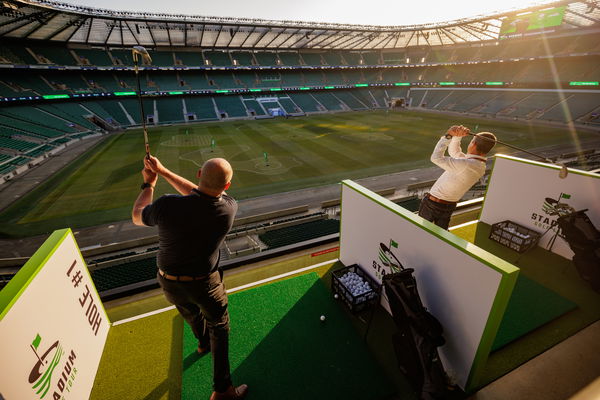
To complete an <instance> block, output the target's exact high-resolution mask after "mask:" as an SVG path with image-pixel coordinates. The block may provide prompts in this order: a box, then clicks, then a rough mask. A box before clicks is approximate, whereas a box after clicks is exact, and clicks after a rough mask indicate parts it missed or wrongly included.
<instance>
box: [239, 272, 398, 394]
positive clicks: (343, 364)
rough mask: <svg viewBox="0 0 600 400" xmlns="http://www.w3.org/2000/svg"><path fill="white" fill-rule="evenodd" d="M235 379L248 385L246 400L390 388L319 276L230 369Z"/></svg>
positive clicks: (381, 391) (375, 391) (380, 391)
mask: <svg viewBox="0 0 600 400" xmlns="http://www.w3.org/2000/svg"><path fill="white" fill-rule="evenodd" d="M281 295H283V296H285V293H281ZM264 300H265V304H264V305H265V306H268V303H269V302H271V303H272V302H276V301H277V299H276V298H273V297H271V296H269V298H265V299H264ZM274 307H275V306H274ZM260 308H262V310H261V311H259V312H262V313H264V308H263V307H260ZM321 315H325V316H326V321H325V322H321V321H320V319H319V317H320V316H321ZM256 322H257V323H263V324H268V323H269V322H271V323H272V320H270V319H269V318H265V319H264V321H256ZM253 328H256V327H251V326H249V327H248V329H253ZM233 379H234V382H239V383H242V382H244V383H247V384H248V385H249V386H250V395H249V397H248V398H249V399H279V398H286V399H290V400H291V399H310V398H313V399H323V398H336V399H361V400H369V399H372V400H380V399H388V398H390V396H391V395H392V394H393V392H394V389H393V386H392V385H391V384H390V382H389V381H388V380H387V378H386V377H385V375H384V373H383V372H382V371H381V369H380V368H379V366H378V365H377V364H376V362H375V361H374V359H373V357H372V355H371V354H370V353H369V351H368V349H367V347H366V345H365V344H364V342H363V341H361V339H360V337H359V336H358V335H357V333H356V331H355V330H354V328H353V327H352V325H351V324H350V323H349V321H348V320H347V318H346V317H345V316H344V315H343V313H342V312H341V311H340V309H339V306H338V305H337V304H335V303H334V302H333V301H332V298H331V295H330V293H329V292H328V291H327V289H326V288H325V287H324V285H323V283H321V282H320V281H319V280H317V281H315V282H314V284H313V285H312V286H311V287H310V288H309V289H308V290H307V291H306V293H305V294H304V295H303V296H302V297H301V298H300V299H299V300H298V301H297V302H296V303H295V304H294V305H293V306H292V308H291V309H290V310H289V311H288V312H287V313H286V314H285V315H284V316H283V318H281V319H280V320H279V321H278V322H277V324H276V325H275V326H274V327H272V328H271V329H270V331H269V332H268V334H267V335H266V336H265V337H264V338H263V339H262V340H261V341H260V343H258V344H256V345H255V346H253V349H252V350H251V352H250V353H249V354H248V355H247V356H246V357H245V358H244V360H243V361H242V362H241V364H240V365H239V366H238V367H237V368H235V370H234V371H233Z"/></svg>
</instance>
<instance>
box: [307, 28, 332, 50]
mask: <svg viewBox="0 0 600 400" xmlns="http://www.w3.org/2000/svg"><path fill="white" fill-rule="evenodd" d="M325 32H329V31H328V30H325V31H323V32H321V33H317V34H316V35H315V37H313V38H312V39H309V40H308V42H306V43H304V44H303V45H302V46H301V47H300V48H301V49H304V48H306V46H307V45H308V44H309V43H310V42H312V41H314V40H315V39H318V38H319V37H321V36H323V35H324V34H325ZM334 34H335V32H334V33H332V34H331V35H329V36H328V38H330V37H331V36H332V35H334ZM322 42H323V40H321V42H319V43H322Z"/></svg>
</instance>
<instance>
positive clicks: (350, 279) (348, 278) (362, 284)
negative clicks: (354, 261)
mask: <svg viewBox="0 0 600 400" xmlns="http://www.w3.org/2000/svg"><path fill="white" fill-rule="evenodd" d="M340 282H342V283H343V284H344V286H346V287H347V288H348V289H350V292H351V293H352V296H354V297H356V296H360V295H361V294H365V293H367V292H368V291H370V290H371V286H370V285H369V284H368V283H367V282H366V281H365V280H363V278H361V277H360V275H358V274H357V273H356V272H347V273H345V274H344V275H342V277H341V278H340Z"/></svg>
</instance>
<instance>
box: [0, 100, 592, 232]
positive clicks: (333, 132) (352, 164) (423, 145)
mask: <svg viewBox="0 0 600 400" xmlns="http://www.w3.org/2000/svg"><path fill="white" fill-rule="evenodd" d="M454 124H463V125H466V126H469V127H471V128H474V127H475V126H476V125H478V126H479V131H485V130H487V131H491V132H494V133H495V134H496V135H497V136H498V138H499V139H500V140H502V141H505V142H507V143H510V144H513V145H516V146H519V147H523V148H525V149H531V148H535V147H542V146H547V145H557V144H558V145H560V144H564V145H570V144H573V137H572V135H571V134H570V133H569V131H568V130H567V128H566V127H565V128H560V127H556V128H555V127H547V126H540V125H533V124H528V123H526V122H518V123H514V122H510V121H499V120H490V119H481V118H463V117H459V116H449V115H442V114H432V113H423V112H415V111H401V112H400V111H390V112H387V111H385V110H381V111H368V112H347V113H337V114H321V115H313V116H308V117H302V118H290V119H283V118H276V119H269V120H261V121H254V120H238V121H228V122H209V123H194V124H182V125H176V126H161V127H155V128H151V129H150V131H149V137H150V149H151V153H152V154H153V155H155V156H157V157H159V158H160V159H161V161H162V162H163V163H164V164H165V165H166V166H167V167H168V168H170V169H172V170H173V171H175V172H177V173H179V174H181V175H183V176H185V177H187V178H188V179H192V180H193V179H195V178H194V177H195V173H196V171H197V169H198V168H199V166H201V165H202V163H203V162H204V161H205V160H207V159H209V158H213V157H225V158H227V159H228V160H230V162H231V164H232V165H233V168H234V170H235V173H234V177H233V181H232V186H231V189H230V190H229V192H230V193H231V194H232V195H233V196H234V197H236V198H237V199H244V198H251V197H256V196H262V195H267V194H272V193H278V192H285V191H291V190H295V189H301V188H306V187H314V186H320V185H326V184H331V183H336V182H339V181H340V180H342V179H360V178H364V177H368V176H379V175H385V174H390V173H393V172H398V171H404V170H412V169H419V168H425V167H431V166H432V164H431V162H430V161H429V156H430V154H431V151H432V149H433V146H434V144H435V143H436V140H437V138H438V137H439V136H440V135H441V134H442V133H443V132H445V130H446V129H447V128H448V127H449V126H450V125H454ZM593 135H594V134H591V133H583V132H579V133H578V134H577V136H578V138H579V140H583V139H586V138H591V137H592V136H593ZM463 147H465V148H466V143H465V145H464V146H463ZM494 151H495V152H497V153H511V150H510V149H508V148H503V146H501V145H498V146H497V147H496V148H495V150H494ZM143 157H144V143H143V135H142V132H141V129H133V130H128V131H125V132H123V133H119V134H114V135H111V136H108V137H107V138H106V139H105V140H103V141H102V142H101V143H100V144H98V145H97V146H95V147H94V148H93V149H92V150H90V151H88V152H87V153H85V154H83V155H82V156H81V157H79V158H78V159H77V160H76V161H74V162H73V163H72V164H71V165H69V166H67V167H65V168H64V169H63V170H62V171H60V172H58V173H57V174H55V175H54V176H52V177H50V178H49V179H48V180H47V181H46V182H44V183H43V184H41V185H40V186H39V187H37V188H36V189H35V190H33V191H32V192H30V193H28V194H27V195H26V196H24V197H23V198H22V199H20V200H18V201H17V202H16V203H14V204H13V205H11V206H10V207H9V208H7V209H6V210H4V211H3V212H2V213H1V214H0V222H1V223H2V228H1V230H0V235H2V236H4V237H19V236H20V237H22V236H31V235H35V234H40V233H45V232H50V231H52V230H53V229H58V228H62V227H66V226H68V227H71V228H80V227H85V226H93V225H97V224H101V223H106V222H112V221H118V220H125V219H128V218H129V215H130V211H131V205H132V204H133V201H134V200H135V198H136V196H137V195H138V191H139V184H140V182H141V175H140V170H141V168H142V158H143ZM42 168H43V167H42ZM172 192H173V189H172V188H171V187H170V186H169V185H168V184H167V183H166V182H165V181H164V180H159V183H158V187H157V190H156V196H160V195H161V194H164V193H172Z"/></svg>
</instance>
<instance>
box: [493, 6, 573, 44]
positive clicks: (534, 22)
mask: <svg viewBox="0 0 600 400" xmlns="http://www.w3.org/2000/svg"><path fill="white" fill-rule="evenodd" d="M565 10H566V6H562V7H555V8H549V9H546V10H540V11H534V12H531V13H527V14H523V15H515V16H512V17H507V18H505V19H504V21H502V27H501V28H500V39H505V38H509V37H515V36H521V35H524V34H527V33H535V31H541V30H543V29H546V28H551V27H554V26H560V25H561V24H562V22H563V18H564V16H565Z"/></svg>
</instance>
